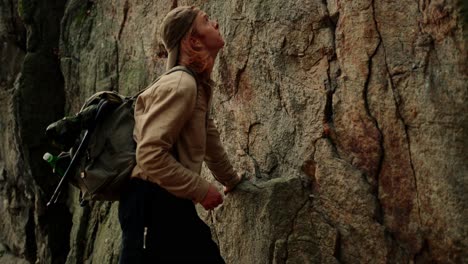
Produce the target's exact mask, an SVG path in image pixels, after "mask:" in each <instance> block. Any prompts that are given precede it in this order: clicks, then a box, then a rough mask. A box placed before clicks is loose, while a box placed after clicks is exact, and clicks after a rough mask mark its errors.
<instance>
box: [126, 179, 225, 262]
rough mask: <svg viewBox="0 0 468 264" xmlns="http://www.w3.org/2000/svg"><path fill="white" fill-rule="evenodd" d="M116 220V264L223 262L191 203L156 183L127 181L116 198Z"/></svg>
mask: <svg viewBox="0 0 468 264" xmlns="http://www.w3.org/2000/svg"><path fill="white" fill-rule="evenodd" d="M119 221H120V226H121V227H122V252H121V255H120V264H127V263H132V264H133V263H137V264H139V263H224V260H223V258H222V257H221V255H220V253H219V248H218V246H217V245H216V243H214V242H213V240H212V239H211V231H210V228H209V227H208V226H207V225H206V224H205V223H204V222H203V221H202V220H201V219H200V218H199V217H198V214H197V212H196V210H195V205H194V204H193V202H192V201H190V200H187V199H181V198H177V197H175V196H174V195H172V194H170V193H169V192H167V191H166V190H165V189H163V188H161V187H159V186H158V185H157V184H154V183H151V182H148V181H144V180H140V179H131V180H130V183H129V186H128V188H127V190H126V191H125V192H124V193H123V194H122V196H121V199H120V203H119ZM145 233H146V235H145Z"/></svg>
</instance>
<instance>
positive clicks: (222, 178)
mask: <svg viewBox="0 0 468 264" xmlns="http://www.w3.org/2000/svg"><path fill="white" fill-rule="evenodd" d="M207 122H208V127H207V138H206V154H205V163H206V165H207V166H208V168H209V169H210V171H211V172H212V173H213V175H214V177H215V178H216V180H217V181H219V182H220V183H221V184H223V185H224V186H227V187H233V186H235V185H236V184H237V183H238V182H239V180H240V178H239V177H238V175H237V172H236V171H235V170H234V168H233V167H232V165H231V162H230V161H229V158H228V156H227V154H226V151H225V150H224V148H223V146H222V144H221V140H220V137H219V132H218V129H217V128H216V126H215V124H214V121H213V119H208V121H207Z"/></svg>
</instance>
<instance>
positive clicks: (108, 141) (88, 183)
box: [46, 66, 194, 205]
mask: <svg viewBox="0 0 468 264" xmlns="http://www.w3.org/2000/svg"><path fill="white" fill-rule="evenodd" d="M175 71H185V72H187V73H189V74H191V75H192V76H194V74H193V72H191V71H190V70H189V69H188V68H186V67H183V66H177V67H174V68H173V69H171V70H169V71H168V72H166V73H165V74H164V75H166V74H169V73H172V72H175ZM157 80H159V78H158V79H157ZM157 80H156V81H157ZM156 81H155V82H156ZM153 83H154V82H153ZM150 86H151V85H150ZM150 86H148V87H150ZM145 90H146V89H144V90H142V91H140V92H139V93H138V94H137V95H135V96H132V97H125V96H122V95H120V94H118V93H116V92H113V91H103V92H98V93H96V94H94V95H92V96H91V97H89V98H88V99H87V100H86V102H85V103H84V105H83V106H82V108H81V110H80V112H79V113H78V114H76V115H75V116H73V117H71V118H70V117H69V118H64V119H61V120H59V121H57V122H55V123H52V124H51V125H49V127H48V128H47V130H46V134H47V135H48V136H49V138H51V139H52V141H53V142H54V143H55V145H58V146H61V147H62V148H64V149H69V150H68V151H64V152H62V153H61V154H60V155H59V156H58V162H57V166H62V171H64V174H63V176H62V178H61V180H60V182H59V184H58V186H57V187H56V189H55V192H54V194H53V195H52V197H51V199H50V201H49V203H48V205H50V204H54V203H56V202H57V200H58V197H59V195H60V193H61V190H62V188H63V185H64V183H65V182H66V181H69V182H70V183H71V184H72V185H73V186H75V187H77V188H79V189H80V193H81V195H80V203H81V204H84V202H86V201H89V200H104V201H115V200H118V199H119V197H120V194H121V192H122V190H123V188H124V186H125V185H126V183H127V181H128V180H129V178H130V174H131V172H132V170H133V168H134V166H135V164H136V161H135V149H136V143H135V141H134V140H133V128H134V125H135V120H134V116H133V113H134V103H135V100H136V98H137V97H138V95H139V94H140V93H142V92H143V91H145ZM70 147H71V148H70ZM56 171H57V170H56Z"/></svg>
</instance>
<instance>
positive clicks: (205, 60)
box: [179, 23, 214, 78]
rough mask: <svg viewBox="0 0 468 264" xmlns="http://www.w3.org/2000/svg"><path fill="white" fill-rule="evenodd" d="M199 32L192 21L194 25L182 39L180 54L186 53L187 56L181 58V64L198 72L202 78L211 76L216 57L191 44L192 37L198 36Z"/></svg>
mask: <svg viewBox="0 0 468 264" xmlns="http://www.w3.org/2000/svg"><path fill="white" fill-rule="evenodd" d="M198 36H199V34H198V32H197V29H196V27H195V23H192V27H191V28H190V29H189V30H188V32H187V33H186V34H185V36H184V37H183V38H182V40H181V41H180V47H179V56H180V54H182V52H183V53H184V54H186V55H187V56H185V57H180V58H179V64H182V65H185V66H187V67H189V68H190V69H192V70H193V71H194V72H196V73H197V74H198V75H199V76H200V77H202V78H209V75H210V70H211V69H212V68H213V64H214V59H213V58H212V57H211V56H210V54H209V52H208V51H206V50H203V49H200V48H197V47H194V46H193V45H192V44H191V41H190V37H198Z"/></svg>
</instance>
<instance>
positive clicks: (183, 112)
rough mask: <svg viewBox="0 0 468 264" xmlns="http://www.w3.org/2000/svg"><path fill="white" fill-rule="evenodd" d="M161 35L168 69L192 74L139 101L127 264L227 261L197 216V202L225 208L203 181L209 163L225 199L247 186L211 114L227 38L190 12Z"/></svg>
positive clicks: (124, 199) (123, 203)
mask: <svg viewBox="0 0 468 264" xmlns="http://www.w3.org/2000/svg"><path fill="white" fill-rule="evenodd" d="M161 33H162V34H161V37H162V41H163V43H164V46H165V48H166V50H168V59H167V65H166V66H167V67H166V68H167V70H169V69H171V68H173V67H174V66H176V65H181V66H185V67H186V69H188V70H189V72H187V71H174V72H171V73H169V74H166V75H163V76H162V77H161V78H160V79H159V80H158V81H157V82H155V83H154V84H152V86H151V87H150V88H149V89H147V90H146V91H145V92H143V93H142V94H141V95H140V96H139V97H138V99H137V100H136V104H135V128H134V133H133V134H134V139H135V141H136V143H137V149H136V161H137V165H136V166H135V168H134V169H133V172H132V175H131V180H130V183H129V185H128V188H127V189H126V191H125V192H124V193H123V194H122V196H121V198H120V204H119V221H120V225H121V227H122V232H123V234H122V252H121V256H120V263H167V262H170V263H173V262H178V263H181V262H182V263H224V260H223V258H222V257H221V255H220V250H219V248H218V246H217V245H216V243H215V242H214V241H213V240H212V238H211V231H210V228H209V227H208V226H207V225H206V224H205V223H204V222H203V221H202V220H201V219H200V218H199V216H198V214H197V212H196V210H195V204H196V203H200V204H201V205H202V206H203V207H204V208H205V209H206V210H212V209H214V208H216V207H217V206H219V205H220V204H221V203H222V202H223V197H222V195H221V194H220V193H219V191H218V190H217V188H216V187H215V186H214V185H213V184H211V183H210V182H208V181H206V180H205V179H203V178H202V177H201V176H200V172H201V166H202V162H203V161H205V163H206V165H207V166H208V168H209V169H210V170H211V172H212V174H213V175H214V177H215V178H216V180H217V181H219V182H220V183H221V184H223V185H224V192H225V194H227V193H229V192H230V191H232V190H233V188H234V187H235V186H236V185H237V184H238V183H239V182H240V181H241V177H240V176H239V175H238V174H237V173H236V172H235V171H234V169H233V167H232V165H231V163H230V162H229V159H228V156H227V155H226V152H225V151H224V148H223V147H222V145H221V142H220V138H219V133H218V131H217V129H216V127H215V124H214V122H213V119H211V117H210V115H209V109H210V103H211V97H212V88H213V83H212V81H211V79H210V75H211V71H212V69H213V64H214V61H215V58H216V56H217V53H218V51H219V50H220V49H221V48H222V47H223V46H224V40H223V38H222V36H221V34H220V32H219V28H218V23H217V22H216V21H214V20H210V18H209V17H208V16H207V14H206V13H205V12H203V11H201V10H200V9H198V8H195V7H190V6H182V7H177V8H175V9H173V10H172V11H170V12H169V13H168V14H167V16H166V17H165V18H164V20H163V23H162V25H161ZM190 72H192V73H193V75H192V74H191V73H190Z"/></svg>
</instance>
